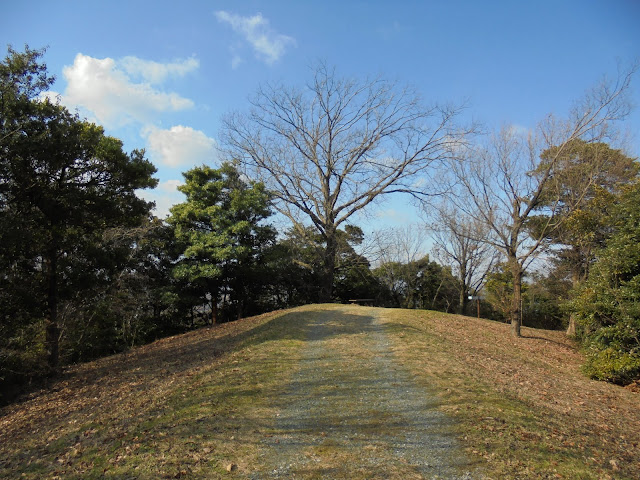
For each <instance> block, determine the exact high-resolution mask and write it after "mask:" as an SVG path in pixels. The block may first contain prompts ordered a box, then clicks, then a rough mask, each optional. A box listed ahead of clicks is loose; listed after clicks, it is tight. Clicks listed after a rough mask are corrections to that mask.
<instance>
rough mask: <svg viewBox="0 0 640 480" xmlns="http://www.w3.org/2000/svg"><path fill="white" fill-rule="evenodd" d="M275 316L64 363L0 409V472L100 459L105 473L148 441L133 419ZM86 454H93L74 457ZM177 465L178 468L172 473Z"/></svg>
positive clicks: (89, 464) (68, 467)
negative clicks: (38, 387)
mask: <svg viewBox="0 0 640 480" xmlns="http://www.w3.org/2000/svg"><path fill="white" fill-rule="evenodd" d="M279 314H280V312H273V313H269V314H265V315H261V316H257V317H252V318H249V319H243V320H241V321H237V322H232V323H226V324H221V325H216V326H214V327H212V328H202V329H199V330H196V331H192V332H189V333H186V334H183V335H178V336H174V337H170V338H165V339H161V340H158V341H156V342H154V343H151V344H149V345H145V346H142V347H138V348H135V349H133V350H131V351H130V352H127V353H124V354H118V355H113V356H111V357H106V358H102V359H100V360H97V361H94V362H90V363H85V364H81V365H77V366H73V367H71V368H69V369H67V370H66V371H65V373H64V374H63V375H62V377H61V378H60V379H58V380H57V381H55V383H53V385H52V386H51V388H50V389H48V390H42V391H40V392H35V393H33V394H31V395H30V396H29V398H27V399H25V400H23V401H22V402H19V403H15V404H13V405H9V406H7V407H4V408H3V409H2V410H0V477H2V478H10V477H12V476H13V475H14V474H16V472H19V471H25V470H26V471H30V470H33V471H34V472H35V473H33V474H32V477H33V478H55V477H56V476H61V478H85V477H84V475H85V474H86V473H88V472H92V474H95V472H96V469H97V468H98V467H100V466H101V465H100V464H101V463H102V462H104V463H105V465H104V471H105V472H106V471H107V470H109V469H110V468H112V467H117V466H118V465H121V464H123V463H124V462H125V461H126V460H127V458H128V457H131V456H133V455H136V454H137V453H139V452H138V450H139V449H140V447H141V445H144V444H145V443H146V444H149V438H144V439H143V438H140V436H139V435H140V433H139V428H140V425H142V424H144V423H145V422H148V421H149V417H150V416H151V415H154V414H158V416H160V415H166V404H165V402H166V399H167V398H168V397H170V396H175V395H176V392H179V391H180V389H181V388H185V387H186V386H188V385H190V384H191V383H193V379H194V377H196V376H198V375H199V374H200V373H201V372H203V371H205V370H210V369H212V368H216V364H217V363H218V362H221V361H224V358H225V354H226V353H228V352H232V351H233V350H234V349H235V348H237V346H238V345H239V344H240V343H241V342H243V341H246V339H247V337H248V336H249V335H251V333H252V330H254V329H256V328H257V327H259V326H260V325H263V324H264V323H266V322H268V321H270V320H272V319H274V318H275V317H277V316H278V315H279ZM155 435H156V436H162V435H163V432H159V433H157V432H156V433H155ZM147 446H148V445H146V446H145V448H147ZM206 450H207V447H204V451H206ZM88 452H95V453H94V454H93V456H92V455H86V456H83V457H82V458H80V459H79V460H80V461H76V460H78V458H77V457H79V456H80V455H81V454H85V453H88ZM105 452H106V453H105ZM165 453H166V452H164V453H163V452H160V453H159V455H161V456H164V454H165ZM154 454H155V452H154ZM180 455H190V456H194V455H200V453H199V452H195V453H194V452H180ZM202 455H203V456H206V453H205V454H202ZM85 458H93V460H91V461H89V460H85ZM161 460H162V459H161V457H160V458H158V462H160V461H161ZM190 460H193V459H192V458H190ZM192 463H198V462H195V460H194V462H192ZM51 464H53V465H54V467H55V468H54V467H52V466H51ZM32 466H33V468H32ZM38 469H40V470H38ZM183 470H184V469H183V468H181V467H179V466H178V467H177V468H176V469H175V475H178V476H180V474H181V473H180V472H182V471H183ZM39 471H41V472H45V471H46V472H47V474H46V477H42V475H43V473H38V472H39ZM187 473H188V472H186V471H185V475H186V474H187ZM172 475H173V474H172ZM18 476H19V474H18ZM23 476H24V475H23ZM32 477H29V478H32ZM140 478H145V477H144V475H141V476H140ZM149 478H151V477H149Z"/></svg>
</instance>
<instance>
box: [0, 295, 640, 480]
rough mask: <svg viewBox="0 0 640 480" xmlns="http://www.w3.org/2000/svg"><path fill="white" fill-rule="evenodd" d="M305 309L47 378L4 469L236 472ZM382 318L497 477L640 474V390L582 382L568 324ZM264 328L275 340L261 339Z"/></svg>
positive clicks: (474, 453) (169, 474) (1, 457)
mask: <svg viewBox="0 0 640 480" xmlns="http://www.w3.org/2000/svg"><path fill="white" fill-rule="evenodd" d="M314 308H316V307H305V309H304V312H306V311H307V310H309V311H313V309H314ZM362 308H363V309H364V308H365V307H362ZM317 309H321V307H317ZM304 312H303V310H300V314H299V316H295V317H292V318H290V320H289V322H293V323H291V324H287V323H286V322H285V323H283V322H281V321H280V320H281V319H282V318H284V317H283V316H281V314H280V313H274V314H267V315H264V316H261V317H254V318H251V319H244V320H241V321H238V322H233V323H229V324H224V325H219V326H215V327H213V328H205V329H201V330H197V331H194V332H190V333H187V334H185V335H180V336H176V337H171V338H167V339H163V340H159V341H157V342H154V343H153V344H150V345H146V346H144V347H140V348H137V349H134V350H132V351H131V352H129V353H126V354H122V355H115V356H112V357H108V358H104V359H101V360H98V361H96V362H92V363H88V364H84V365H79V366H75V367H73V368H70V369H69V370H68V371H66V372H65V374H64V375H63V377H62V378H61V379H59V380H58V381H56V382H55V383H54V384H53V385H52V387H51V389H49V390H47V391H42V392H38V393H35V394H32V395H31V397H30V398H28V399H26V400H24V401H22V402H21V403H16V404H14V405H10V406H8V407H5V408H3V409H2V410H0V477H2V478H13V477H20V475H23V476H25V478H56V477H58V478H87V477H88V476H92V477H99V476H102V475H103V474H104V475H107V474H108V475H115V476H122V477H123V478H124V477H127V478H130V477H132V476H134V477H137V478H181V477H184V478H223V477H224V476H233V475H239V474H242V472H245V471H246V469H247V465H248V463H247V462H249V461H248V460H247V458H248V457H247V456H246V455H245V457H242V455H241V452H239V451H237V449H238V447H239V446H242V445H246V444H247V443H249V442H250V441H252V438H254V437H260V436H261V435H268V434H269V430H268V427H269V426H268V424H264V425H262V424H261V423H260V421H261V419H262V418H264V416H265V415H264V412H263V411H262V410H260V409H256V408H255V407H254V406H252V405H254V404H253V403H252V402H255V401H257V400H258V399H259V398H263V397H267V398H268V397H269V395H274V394H276V392H277V391H280V390H279V388H280V383H278V382H280V381H281V380H282V379H278V381H275V380H269V378H270V377H269V376H271V377H272V376H273V375H274V372H279V371H281V370H282V366H278V365H272V363H273V362H272V360H271V359H273V358H281V357H282V356H283V355H282V353H283V352H285V351H287V350H285V349H289V348H291V347H290V345H293V344H294V343H292V342H299V341H302V339H296V338H294V337H291V338H289V339H287V336H288V335H289V334H288V333H287V332H288V331H289V330H287V329H290V328H291V325H293V324H294V323H295V322H298V321H301V320H303V319H304ZM276 318H278V321H277V322H271V320H274V319H276ZM381 318H384V323H385V327H386V328H387V329H388V333H390V334H391V335H390V337H391V338H393V339H395V340H394V344H393V349H394V353H395V355H397V357H398V358H399V360H401V361H403V362H404V363H405V365H406V367H407V368H409V369H410V370H411V371H412V372H413V373H414V374H415V376H416V381H417V382H424V384H425V385H426V386H427V387H428V388H431V389H434V390H435V391H436V392H439V393H440V394H441V398H442V409H443V410H444V411H445V412H447V413H449V414H450V415H452V416H454V417H455V418H456V420H457V422H458V423H459V425H460V429H459V434H460V438H461V441H462V443H463V444H464V445H465V446H466V449H467V452H468V454H469V455H470V456H471V457H472V458H474V459H475V460H476V461H477V462H478V463H479V464H481V465H485V466H486V468H485V471H486V473H487V475H488V476H489V477H490V478H496V479H498V478H500V479H502V478H513V479H516V478H517V479H523V478H530V479H537V478H583V479H616V480H617V479H636V478H640V394H638V393H635V392H634V391H632V389H631V388H626V389H625V388H621V387H617V386H615V385H611V384H607V383H603V382H596V381H593V380H589V379H587V378H586V377H585V376H584V375H583V374H582V373H581V370H580V368H581V364H582V362H583V357H582V355H581V354H580V353H579V351H578V349H577V348H576V346H575V345H574V343H573V342H572V341H571V340H570V339H568V338H567V337H566V336H565V335H564V333H563V332H551V331H542V330H533V329H528V328H523V330H522V331H523V335H524V337H523V338H514V337H513V336H512V334H511V330H510V327H509V326H508V325H505V324H500V323H496V322H490V321H486V320H477V319H475V318H471V317H462V316H456V315H444V314H439V313H435V312H420V311H408V310H390V309H389V310H385V311H384V315H383V316H382V317H381ZM280 324H282V325H280ZM256 332H260V333H259V335H261V336H262V337H260V338H262V339H263V340H264V338H267V336H269V335H271V336H272V338H273V339H274V340H278V341H277V342H264V341H261V342H258V343H259V347H258V344H257V343H255V344H254V343H251V341H250V340H251V339H252V338H253V336H254V335H258V333H256ZM350 337H351V338H352V341H354V342H356V341H357V340H358V335H352V336H350ZM247 342H249V343H247ZM287 342H289V343H287ZM247 345H249V346H247ZM240 347H242V348H240ZM269 349H272V351H271V350H269ZM278 349H281V350H280V354H278V352H279V350H278ZM269 352H270V353H269ZM274 352H275V353H274ZM261 356H264V358H262V357H261ZM292 367H293V365H290V366H287V369H288V370H290V369H291V368H292ZM269 369H271V370H269ZM235 370H237V372H236V371H235ZM265 372H266V373H265ZM267 377H269V378H267ZM285 380H286V379H285ZM234 382H236V383H234ZM269 382H271V383H269ZM213 383H215V385H213V386H212V384H213ZM263 384H266V385H263ZM214 387H215V388H214ZM249 394H250V395H249ZM169 397H170V398H171V403H168V402H167V399H168V398H169ZM242 402H244V403H242ZM243 405H244V406H243ZM173 408H176V409H179V410H180V413H179V414H178V413H175V414H174V412H173V411H172V409H173ZM265 408H266V407H265ZM179 415H182V417H181V416H179ZM252 415H253V417H252ZM254 417H255V418H254ZM248 420H251V421H252V422H253V423H251V422H248ZM154 422H155V423H154ZM267 423H268V422H267ZM198 430H200V433H202V432H208V434H206V435H200V437H198ZM221 439H224V440H221ZM225 443H227V444H228V445H226V449H224V448H222V447H221V444H225ZM223 447H225V446H224V445H223ZM255 448H259V442H257V443H256V445H255ZM229 452H231V453H232V454H235V455H237V456H229V455H228V453H229ZM231 462H233V463H231ZM159 465H160V466H159ZM229 465H237V467H238V470H237V471H235V469H233V467H232V468H231V470H232V472H228V471H227V467H228V466H229ZM138 468H149V470H147V471H146V472H143V471H141V470H137V469H138ZM103 472H107V473H103ZM158 473H161V475H158ZM212 475H213V476H212Z"/></svg>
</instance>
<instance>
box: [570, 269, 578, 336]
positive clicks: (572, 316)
mask: <svg viewBox="0 0 640 480" xmlns="http://www.w3.org/2000/svg"><path fill="white" fill-rule="evenodd" d="M579 281H580V273H579V272H577V271H575V269H574V271H573V273H572V274H571V286H572V287H573V288H576V287H577V286H578V282H579ZM576 334H577V328H576V316H575V314H574V313H571V314H569V326H568V327H567V335H569V336H570V337H575V336H576Z"/></svg>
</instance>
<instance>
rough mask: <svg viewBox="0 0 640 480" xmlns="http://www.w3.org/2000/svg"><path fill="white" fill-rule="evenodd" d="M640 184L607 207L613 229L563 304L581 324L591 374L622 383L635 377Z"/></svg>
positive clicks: (639, 367) (639, 354)
mask: <svg viewBox="0 0 640 480" xmlns="http://www.w3.org/2000/svg"><path fill="white" fill-rule="evenodd" d="M638 205H640V183H636V184H634V185H632V186H630V187H628V188H626V189H625V190H624V192H623V194H622V195H621V196H620V198H619V201H618V203H617V204H616V206H615V208H614V209H613V227H614V232H613V234H612V235H611V236H610V237H609V239H608V240H607V242H606V246H605V248H603V249H601V250H600V251H599V252H598V254H597V260H596V262H595V263H594V265H593V267H592V269H591V275H590V277H589V279H588V280H587V281H586V282H585V283H584V284H583V285H581V286H579V287H578V288H576V289H575V291H574V295H573V299H572V301H571V302H570V304H569V308H570V309H571V311H573V312H574V313H575V314H576V316H577V319H578V322H579V323H580V325H581V326H582V329H583V331H582V333H581V335H582V340H583V342H584V345H585V348H586V352H587V357H588V363H587V366H586V370H587V372H588V373H589V374H590V375H591V376H592V377H594V378H598V379H602V380H608V381H611V382H615V383H623V384H624V383H628V382H630V381H632V380H634V379H637V378H640V209H639V208H638Z"/></svg>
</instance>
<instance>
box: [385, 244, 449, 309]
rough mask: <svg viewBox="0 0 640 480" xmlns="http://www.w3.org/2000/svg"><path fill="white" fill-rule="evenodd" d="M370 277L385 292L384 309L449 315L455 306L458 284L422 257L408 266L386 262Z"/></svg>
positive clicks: (443, 269) (447, 271) (447, 273)
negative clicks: (423, 311) (378, 282)
mask: <svg viewBox="0 0 640 480" xmlns="http://www.w3.org/2000/svg"><path fill="white" fill-rule="evenodd" d="M374 275H375V276H376V277H377V278H378V280H379V281H380V283H381V284H382V285H384V287H385V288H386V291H387V302H386V303H387V305H389V306H395V307H400V308H418V309H429V310H439V311H444V312H449V311H450V310H452V309H455V308H456V305H457V302H458V296H459V294H458V288H459V287H458V281H457V279H456V278H455V277H454V276H453V274H452V273H451V270H450V269H449V268H447V267H442V266H441V265H439V264H438V263H436V262H433V261H431V260H430V259H429V256H428V255H425V256H424V257H423V258H421V259H420V260H416V261H413V262H409V263H400V262H386V263H383V264H382V265H380V266H379V267H378V268H376V269H375V270H374Z"/></svg>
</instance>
